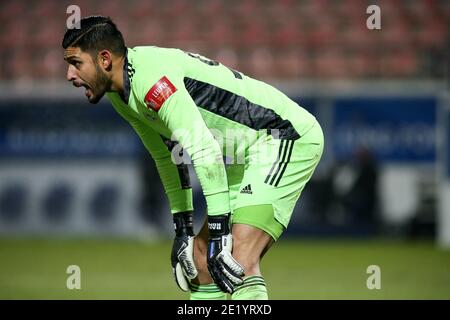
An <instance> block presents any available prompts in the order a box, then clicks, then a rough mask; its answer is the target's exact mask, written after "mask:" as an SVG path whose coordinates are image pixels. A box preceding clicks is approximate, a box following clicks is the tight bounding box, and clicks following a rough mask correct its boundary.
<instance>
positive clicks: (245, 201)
mask: <svg viewBox="0 0 450 320" xmlns="http://www.w3.org/2000/svg"><path fill="white" fill-rule="evenodd" d="M323 145H324V138H323V132H322V129H321V127H320V125H319V123H318V122H316V123H315V125H314V126H313V127H312V128H311V129H310V130H309V131H308V132H306V134H304V135H303V136H302V137H301V138H300V139H297V140H280V139H274V138H273V137H272V136H270V135H268V136H266V137H265V138H264V141H261V142H258V143H256V144H255V145H253V146H251V147H249V150H248V152H247V154H246V157H245V158H246V159H245V160H246V161H245V164H232V165H227V166H226V168H227V176H228V183H229V187H230V200H231V208H232V214H233V216H232V223H233V224H235V223H243V224H249V225H252V226H255V227H257V228H259V229H261V230H264V231H265V232H267V233H268V234H270V235H271V236H272V238H273V239H274V240H275V241H276V240H278V238H279V237H280V236H281V234H282V233H283V231H284V229H285V228H286V227H287V226H288V224H289V221H290V219H291V215H292V212H293V210H294V207H295V204H296V203H297V200H298V199H299V197H300V194H301V193H302V191H303V188H304V187H305V185H306V183H307V182H308V181H309V179H310V178H311V176H312V174H313V173H314V170H315V168H316V167H317V165H318V163H319V160H320V158H321V156H322V152H323Z"/></svg>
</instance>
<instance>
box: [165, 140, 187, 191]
mask: <svg viewBox="0 0 450 320" xmlns="http://www.w3.org/2000/svg"><path fill="white" fill-rule="evenodd" d="M160 137H161V139H162V140H163V142H164V144H165V145H166V146H167V150H169V152H172V150H173V148H175V146H176V145H177V144H179V142H178V141H173V140H170V139H169V138H166V137H164V136H161V135H160ZM179 155H180V157H181V158H182V157H183V149H181V150H180V153H179ZM177 169H178V177H179V178H180V184H181V189H190V188H191V179H190V177H189V167H188V166H187V165H186V164H185V163H183V162H181V163H180V164H177Z"/></svg>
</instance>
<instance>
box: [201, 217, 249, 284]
mask: <svg viewBox="0 0 450 320" xmlns="http://www.w3.org/2000/svg"><path fill="white" fill-rule="evenodd" d="M229 223H230V222H229V215H228V214H226V215H220V216H209V217H208V231H209V241H208V253H207V262H208V270H209V273H210V274H211V277H212V278H213V280H214V282H215V283H216V284H217V285H218V286H219V287H220V289H221V290H222V291H224V292H228V293H233V291H234V286H235V285H241V284H242V283H243V280H242V276H244V269H243V268H242V266H241V265H240V264H239V263H238V262H237V261H236V260H235V259H234V258H233V257H232V255H231V250H232V248H233V238H232V235H231V233H230V225H229Z"/></svg>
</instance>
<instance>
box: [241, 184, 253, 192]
mask: <svg viewBox="0 0 450 320" xmlns="http://www.w3.org/2000/svg"><path fill="white" fill-rule="evenodd" d="M240 193H247V194H253V191H252V186H251V185H250V184H248V185H246V186H245V187H244V188H242V190H241V192H240Z"/></svg>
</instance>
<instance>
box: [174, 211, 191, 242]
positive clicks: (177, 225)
mask: <svg viewBox="0 0 450 320" xmlns="http://www.w3.org/2000/svg"><path fill="white" fill-rule="evenodd" d="M173 226H174V229H175V234H176V235H177V236H183V235H187V236H194V223H193V216H192V212H178V213H174V215H173Z"/></svg>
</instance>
